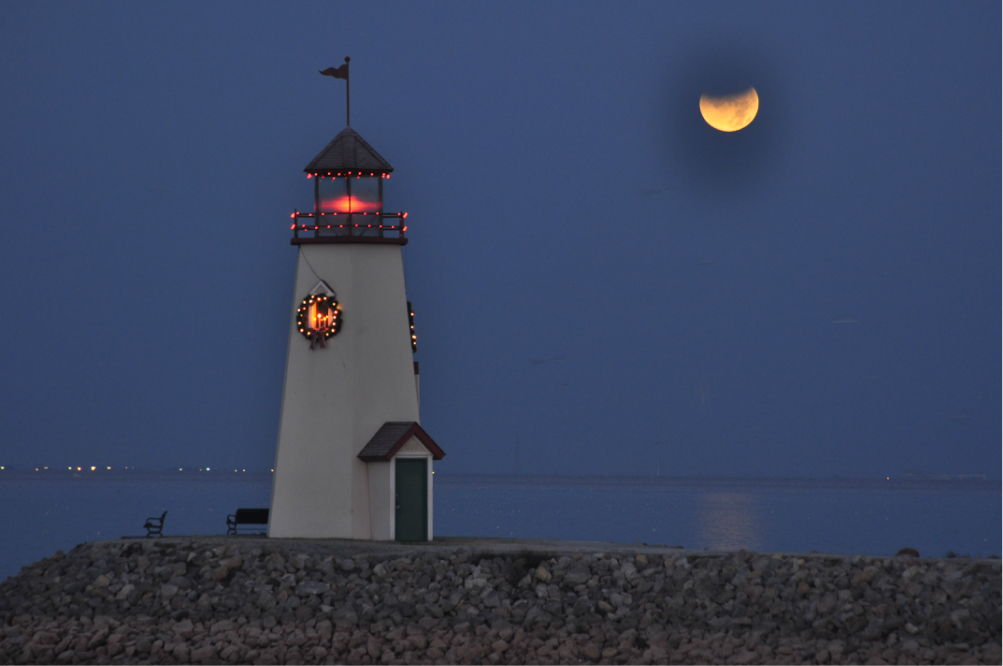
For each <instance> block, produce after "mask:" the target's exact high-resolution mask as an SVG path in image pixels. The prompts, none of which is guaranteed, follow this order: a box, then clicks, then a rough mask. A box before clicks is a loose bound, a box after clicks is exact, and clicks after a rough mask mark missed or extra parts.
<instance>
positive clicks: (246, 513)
mask: <svg viewBox="0 0 1003 666" xmlns="http://www.w3.org/2000/svg"><path fill="white" fill-rule="evenodd" d="M242 525H264V526H267V525H268V509H237V513H231V514H230V515H229V516H227V517H226V533H227V534H240V533H241V526H242ZM245 533H254V534H264V533H265V530H263V529H261V527H255V528H252V529H247V530H246V531H245Z"/></svg>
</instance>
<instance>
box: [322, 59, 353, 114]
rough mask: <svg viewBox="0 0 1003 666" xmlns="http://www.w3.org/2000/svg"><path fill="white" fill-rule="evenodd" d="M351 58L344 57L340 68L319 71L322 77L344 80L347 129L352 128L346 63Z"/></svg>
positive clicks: (349, 86) (349, 88) (349, 85)
mask: <svg viewBox="0 0 1003 666" xmlns="http://www.w3.org/2000/svg"><path fill="white" fill-rule="evenodd" d="M349 61H351V58H349V57H348V56H345V64H344V65H342V66H341V67H328V68H327V69H325V70H323V71H321V74H323V75H324V76H333V77H334V78H336V79H345V125H347V126H348V127H351V126H352V107H351V99H352V97H351V84H350V83H349V81H348V63H349Z"/></svg>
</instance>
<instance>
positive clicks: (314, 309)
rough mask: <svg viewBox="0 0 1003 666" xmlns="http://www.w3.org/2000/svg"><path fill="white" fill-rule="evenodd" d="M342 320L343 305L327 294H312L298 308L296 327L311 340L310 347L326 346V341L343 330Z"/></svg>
mask: <svg viewBox="0 0 1003 666" xmlns="http://www.w3.org/2000/svg"><path fill="white" fill-rule="evenodd" d="M341 321H342V320H341V306H340V305H339V304H338V301H337V299H335V297H334V296H328V295H327V294H310V295H309V296H307V297H306V298H304V299H303V300H302V302H300V306H299V309H297V310H296V328H297V329H298V330H299V332H300V333H301V334H302V335H303V337H304V338H306V339H307V340H309V341H310V349H314V348H315V347H321V348H324V347H325V346H326V345H325V344H324V341H325V340H327V339H329V338H332V337H334V336H335V335H337V334H338V331H340V330H341Z"/></svg>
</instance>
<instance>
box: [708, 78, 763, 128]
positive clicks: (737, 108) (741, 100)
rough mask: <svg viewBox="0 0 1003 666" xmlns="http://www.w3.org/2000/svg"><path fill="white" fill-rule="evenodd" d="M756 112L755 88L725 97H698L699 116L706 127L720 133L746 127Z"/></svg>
mask: <svg viewBox="0 0 1003 666" xmlns="http://www.w3.org/2000/svg"><path fill="white" fill-rule="evenodd" d="M758 111H759V95H757V94H756V89H755V88H749V89H748V90H746V91H744V92H740V93H738V94H737V95H727V96H725V97H711V96H710V95H700V115H702V116H703V119H704V120H706V121H707V124H708V125H710V126H711V127H713V128H714V129H716V130H721V131H722V132H737V131H738V130H740V129H742V128H743V127H747V126H748V125H749V123H751V122H752V121H753V119H755V117H756V113H757V112H758Z"/></svg>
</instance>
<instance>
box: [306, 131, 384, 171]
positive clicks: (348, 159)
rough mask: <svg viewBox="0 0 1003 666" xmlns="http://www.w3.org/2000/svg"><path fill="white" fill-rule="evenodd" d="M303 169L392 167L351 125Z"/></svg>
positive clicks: (374, 168)
mask: <svg viewBox="0 0 1003 666" xmlns="http://www.w3.org/2000/svg"><path fill="white" fill-rule="evenodd" d="M303 170H304V171H306V172H307V173H320V172H324V173H326V172H328V171H331V172H337V171H374V172H378V173H390V172H391V171H393V170H394V168H393V167H392V166H390V163H389V162H387V161H386V160H385V159H383V156H382V155H380V154H379V153H378V152H376V151H375V150H374V149H373V147H372V146H370V145H369V144H368V143H367V142H366V140H365V139H363V138H362V137H361V136H359V133H358V132H356V131H355V130H353V129H352V128H351V127H346V128H345V129H343V130H341V132H339V133H338V136H336V137H334V139H332V140H331V143H329V144H327V147H326V148H324V150H322V151H320V153H319V154H318V155H317V157H315V158H313V161H312V162H310V164H308V165H307V166H306V168H305V169H303Z"/></svg>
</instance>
